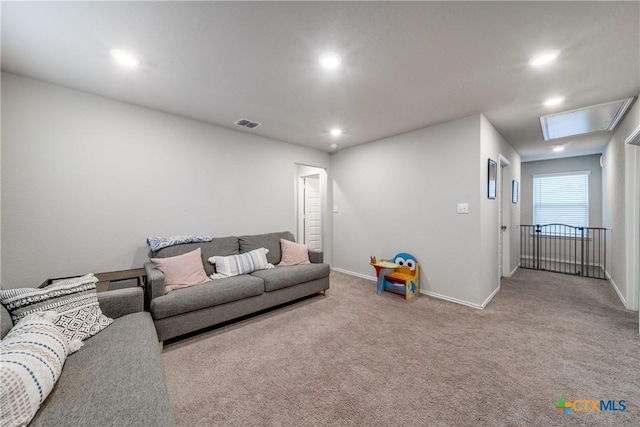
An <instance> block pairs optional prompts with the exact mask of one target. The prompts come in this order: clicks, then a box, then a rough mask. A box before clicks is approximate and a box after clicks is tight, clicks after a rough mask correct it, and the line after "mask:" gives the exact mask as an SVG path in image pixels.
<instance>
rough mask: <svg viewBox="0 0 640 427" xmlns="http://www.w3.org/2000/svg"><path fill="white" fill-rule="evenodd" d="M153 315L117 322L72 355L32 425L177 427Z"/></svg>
mask: <svg viewBox="0 0 640 427" xmlns="http://www.w3.org/2000/svg"><path fill="white" fill-rule="evenodd" d="M162 366H163V365H162V360H161V358H160V351H159V349H158V337H157V335H156V331H155V328H154V325H153V322H152V320H151V316H149V313H134V314H129V315H126V316H123V317H121V318H119V319H117V320H116V321H115V322H114V323H113V324H111V325H110V326H109V327H107V328H106V329H104V330H103V331H101V332H100V333H99V334H97V335H95V336H93V337H91V338H89V339H88V340H86V341H85V342H84V346H83V347H82V348H81V349H80V350H79V351H78V352H77V353H74V354H72V355H71V356H69V358H68V359H67V361H66V363H65V365H64V368H63V369H62V375H61V376H60V379H59V380H58V383H57V384H56V387H55V388H54V390H53V392H52V393H51V394H50V395H49V397H48V398H47V399H46V400H45V401H44V403H43V404H42V406H41V408H40V410H39V411H38V413H37V414H36V416H35V417H34V419H33V421H32V423H31V424H30V426H80V425H82V426H116V425H126V426H170V425H175V421H174V418H173V413H172V411H171V403H170V402H169V398H168V395H167V391H166V387H165V384H164V372H163V367H162Z"/></svg>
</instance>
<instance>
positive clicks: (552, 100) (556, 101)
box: [543, 96, 564, 107]
mask: <svg viewBox="0 0 640 427" xmlns="http://www.w3.org/2000/svg"><path fill="white" fill-rule="evenodd" d="M562 102H564V96H554V97H553V98H548V99H546V100H545V101H544V102H543V104H544V106H545V107H552V106H554V105H558V104H561V103H562Z"/></svg>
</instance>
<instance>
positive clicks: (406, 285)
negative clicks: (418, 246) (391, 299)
mask: <svg viewBox="0 0 640 427" xmlns="http://www.w3.org/2000/svg"><path fill="white" fill-rule="evenodd" d="M391 261H392V262H394V263H396V264H398V265H399V266H400V267H398V268H395V269H394V271H393V273H389V274H385V276H384V278H385V283H384V290H385V291H389V292H393V293H395V294H398V295H403V296H404V298H405V299H409V298H413V297H414V296H416V293H420V265H419V264H418V262H417V261H416V259H415V258H414V257H413V255H410V254H408V253H404V252H402V253H399V254H398V255H396V256H395V257H393V260H391Z"/></svg>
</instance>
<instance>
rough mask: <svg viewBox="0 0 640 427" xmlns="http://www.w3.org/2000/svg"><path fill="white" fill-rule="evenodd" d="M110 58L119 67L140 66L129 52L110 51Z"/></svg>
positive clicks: (138, 61)
mask: <svg viewBox="0 0 640 427" xmlns="http://www.w3.org/2000/svg"><path fill="white" fill-rule="evenodd" d="M109 53H111V57H112V58H113V59H114V60H115V61H116V62H117V63H118V64H120V65H122V66H123V67H127V68H135V67H137V66H138V65H139V64H140V60H139V59H138V58H136V57H135V56H134V55H132V54H131V53H129V52H126V51H124V50H120V49H111V51H110V52H109Z"/></svg>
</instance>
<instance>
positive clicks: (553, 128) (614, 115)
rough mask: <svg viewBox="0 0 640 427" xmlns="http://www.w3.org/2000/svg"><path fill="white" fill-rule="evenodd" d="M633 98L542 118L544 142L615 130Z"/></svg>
mask: <svg viewBox="0 0 640 427" xmlns="http://www.w3.org/2000/svg"><path fill="white" fill-rule="evenodd" d="M633 99H634V98H633V97H631V98H626V99H621V100H619V101H613V102H607V103H605V104H598V105H593V106H591V107H585V108H579V109H577V110H571V111H564V112H562V113H557V114H550V115H548V116H542V117H540V125H541V126H542V134H543V135H544V140H545V141H549V140H551V139H560V138H567V137H570V136H577V135H584V134H587V133H594V132H603V131H610V130H614V129H615V127H616V126H617V125H618V123H619V122H620V120H621V119H622V117H624V114H625V113H626V112H627V110H628V109H629V107H630V106H631V104H632V103H633Z"/></svg>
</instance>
